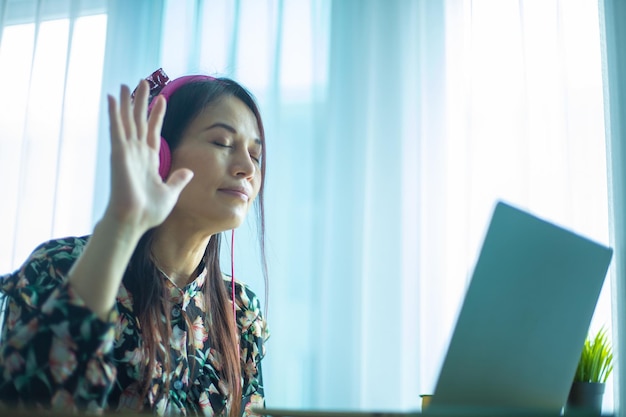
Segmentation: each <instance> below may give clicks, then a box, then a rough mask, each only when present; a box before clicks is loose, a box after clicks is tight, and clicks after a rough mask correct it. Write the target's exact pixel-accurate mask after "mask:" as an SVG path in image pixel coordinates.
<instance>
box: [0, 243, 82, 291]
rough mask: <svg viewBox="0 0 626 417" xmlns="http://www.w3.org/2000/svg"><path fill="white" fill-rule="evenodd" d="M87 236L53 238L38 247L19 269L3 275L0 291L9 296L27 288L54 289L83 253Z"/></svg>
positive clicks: (0, 281) (63, 279)
mask: <svg viewBox="0 0 626 417" xmlns="http://www.w3.org/2000/svg"><path fill="white" fill-rule="evenodd" d="M87 240H88V237H87V236H83V237H65V238H60V239H53V240H49V241H47V242H44V243H42V244H40V245H39V246H37V247H36V248H35V250H34V251H33V252H32V253H31V254H30V256H29V257H28V258H27V259H26V261H25V262H24V263H23V264H22V266H21V267H20V268H19V269H18V270H17V271H15V272H13V273H10V274H7V275H4V276H2V277H1V280H0V290H1V291H2V292H4V293H7V294H11V293H14V292H16V291H19V290H21V289H23V288H26V287H39V288H41V287H43V288H47V287H56V286H57V285H58V284H59V283H61V282H63V281H65V277H66V276H67V273H68V272H69V270H70V268H71V267H72V265H73V264H74V261H76V259H77V258H78V257H79V256H80V254H81V253H82V252H83V250H84V248H85V245H86V243H87Z"/></svg>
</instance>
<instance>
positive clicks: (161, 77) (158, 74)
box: [133, 68, 215, 180]
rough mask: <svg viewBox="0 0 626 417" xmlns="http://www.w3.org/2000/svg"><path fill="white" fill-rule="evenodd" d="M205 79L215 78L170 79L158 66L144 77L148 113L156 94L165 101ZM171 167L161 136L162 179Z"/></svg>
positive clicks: (168, 151)
mask: <svg viewBox="0 0 626 417" xmlns="http://www.w3.org/2000/svg"><path fill="white" fill-rule="evenodd" d="M206 80H215V78H214V77H210V76H208V75H185V76H183V77H180V78H176V79H175V80H172V81H170V79H169V77H168V76H167V74H165V72H164V71H163V69H162V68H159V69H158V70H156V71H154V72H153V73H152V74H151V75H150V76H149V77H148V78H146V81H148V84H149V85H150V104H149V105H148V114H150V111H151V110H152V107H153V106H154V99H155V98H156V97H157V96H159V95H160V96H163V97H164V98H165V100H166V101H167V100H169V98H170V97H171V96H172V94H174V92H175V91H176V90H178V89H179V88H180V87H181V86H183V85H185V84H188V83H192V82H195V81H206ZM133 95H134V93H133ZM171 167H172V153H171V151H170V147H169V145H168V144H167V142H166V141H165V139H163V137H161V148H160V151H159V175H160V176H161V178H163V180H165V179H166V178H167V175H168V174H169V172H170V168H171Z"/></svg>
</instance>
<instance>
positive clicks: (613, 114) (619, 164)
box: [600, 0, 626, 417]
mask: <svg viewBox="0 0 626 417" xmlns="http://www.w3.org/2000/svg"><path fill="white" fill-rule="evenodd" d="M600 17H601V19H602V20H601V22H602V23H603V24H602V31H601V34H602V41H603V42H602V46H603V49H602V52H603V64H604V65H603V76H604V92H605V107H606V112H605V114H606V121H607V122H606V138H607V148H608V158H607V163H608V165H609V184H610V202H611V206H610V208H611V210H610V213H611V232H612V233H611V244H612V245H613V246H614V247H615V255H614V262H613V280H612V283H613V301H614V303H613V311H614V317H615V321H614V326H613V328H614V329H616V330H617V332H616V333H617V338H616V344H617V346H616V349H615V350H616V352H615V355H616V358H617V364H616V365H617V366H616V369H615V373H616V375H617V378H616V380H617V381H618V382H619V384H617V389H616V390H615V394H616V396H615V398H616V401H615V402H616V404H615V406H616V410H617V413H616V415H618V416H620V417H623V416H626V410H625V409H624V402H623V401H624V400H625V399H626V383H625V382H626V365H625V363H624V357H625V355H626V317H624V314H623V311H624V303H626V292H625V290H626V287H625V286H624V285H625V283H626V270H625V269H624V268H625V265H626V264H625V261H626V259H625V258H624V249H623V248H624V244H625V243H626V217H625V215H624V213H626V192H625V189H626V184H625V178H626V172H625V171H624V169H625V167H626V147H624V144H625V143H626V125H625V120H624V103H625V102H626V78H625V76H624V74H625V73H626V56H624V48H625V47H626V31H625V30H624V25H623V22H624V21H625V19H626V4H624V2H622V1H619V0H603V1H601V2H600Z"/></svg>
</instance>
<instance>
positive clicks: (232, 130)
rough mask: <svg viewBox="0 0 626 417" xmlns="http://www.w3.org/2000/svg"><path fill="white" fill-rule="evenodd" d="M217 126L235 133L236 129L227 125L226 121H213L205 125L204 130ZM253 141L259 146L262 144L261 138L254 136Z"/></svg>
mask: <svg viewBox="0 0 626 417" xmlns="http://www.w3.org/2000/svg"><path fill="white" fill-rule="evenodd" d="M218 127H221V128H222V129H226V130H228V131H229V132H230V133H234V134H237V129H235V128H234V127H232V126H231V125H229V124H227V123H224V122H215V123H213V124H212V125H211V126H209V127H207V128H206V130H211V129H215V128H218ZM254 143H256V144H257V145H259V146H263V143H262V142H261V139H259V138H254Z"/></svg>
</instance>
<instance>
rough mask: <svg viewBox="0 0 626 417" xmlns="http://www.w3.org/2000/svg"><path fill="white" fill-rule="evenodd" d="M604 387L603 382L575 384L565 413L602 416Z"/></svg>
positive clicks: (568, 398)
mask: <svg viewBox="0 0 626 417" xmlns="http://www.w3.org/2000/svg"><path fill="white" fill-rule="evenodd" d="M604 386H605V384H603V383H601V382H574V383H573V384H572V388H571V389H570V392H569V396H568V397H567V404H566V405H565V412H566V413H568V414H572V413H576V414H580V413H585V414H596V415H599V414H601V413H602V396H603V395H604Z"/></svg>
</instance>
